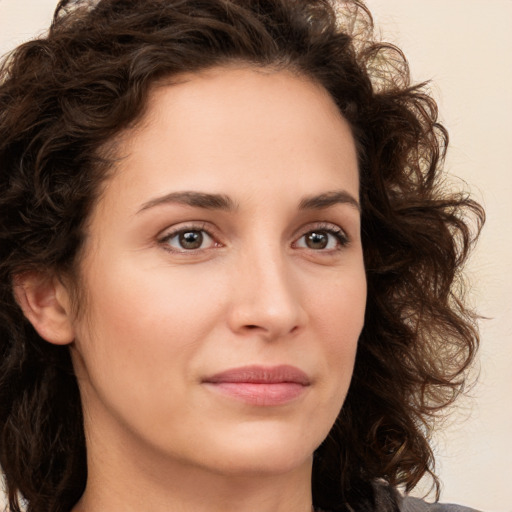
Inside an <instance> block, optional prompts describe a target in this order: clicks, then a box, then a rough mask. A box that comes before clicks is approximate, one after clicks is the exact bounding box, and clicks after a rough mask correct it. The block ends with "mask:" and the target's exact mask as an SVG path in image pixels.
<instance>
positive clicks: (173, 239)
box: [162, 229, 215, 251]
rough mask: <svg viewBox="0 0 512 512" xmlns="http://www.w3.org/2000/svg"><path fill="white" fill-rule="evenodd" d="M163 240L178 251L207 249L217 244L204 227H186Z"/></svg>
mask: <svg viewBox="0 0 512 512" xmlns="http://www.w3.org/2000/svg"><path fill="white" fill-rule="evenodd" d="M162 242H164V243H166V244H167V245H169V246H170V247H171V248H172V249H175V250H177V251H194V250H197V249H207V248H209V247H212V246H213V245H215V242H214V240H213V238H212V237H211V236H210V235H209V234H208V233H207V232H206V231H205V230H204V229H184V230H182V231H178V232H176V233H172V234H170V235H168V236H166V237H165V238H163V240H162Z"/></svg>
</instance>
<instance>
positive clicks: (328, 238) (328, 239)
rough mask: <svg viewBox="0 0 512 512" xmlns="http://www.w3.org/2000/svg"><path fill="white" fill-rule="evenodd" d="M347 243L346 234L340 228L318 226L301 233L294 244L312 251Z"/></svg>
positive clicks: (329, 249)
mask: <svg viewBox="0 0 512 512" xmlns="http://www.w3.org/2000/svg"><path fill="white" fill-rule="evenodd" d="M347 244H348V239H347V236H346V234H345V232H344V231H343V230H341V229H340V228H319V229H313V230H311V231H308V232H307V233H305V234H304V235H302V236H301V237H300V238H299V239H298V240H297V241H296V242H295V243H294V246H295V247H298V248H300V249H311V250H313V251H332V250H336V249H339V248H341V247H343V246H345V245H347Z"/></svg>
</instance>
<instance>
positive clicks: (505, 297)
mask: <svg viewBox="0 0 512 512" xmlns="http://www.w3.org/2000/svg"><path fill="white" fill-rule="evenodd" d="M367 3H368V6H369V7H370V9H371V10H372V12H373V14H374V17H375V20H376V23H377V26H378V27H379V29H380V31H381V33H382V34H383V35H384V37H385V38H386V39H388V40H390V41H391V42H395V43H397V44H398V46H400V47H401V48H402V49H403V50H404V52H405V54H406V55H407V57H408V58H409V61H410V64H411V71H412V76H413V78H414V79H415V81H423V80H426V79H432V80H433V84H432V89H433V92H434V96H435V97H436V99H437V100H438V102H439V106H440V110H441V119H442V121H443V122H444V124H445V125H446V126H447V128H448V130H449V132H450V140H451V145H450V151H449V155H448V160H447V166H446V168H447V169H448V170H449V171H450V172H451V173H452V174H454V175H456V176H459V177H460V178H462V179H463V180H465V181H466V182H467V184H468V185H467V187H469V188H470V189H471V190H472V191H473V192H474V193H475V196H476V198H477V199H478V200H480V201H482V202H483V204H484V205H485V208H486V210H487V224H486V226H485V228H484V231H483V234H482V238H481V242H480V244H479V246H478V249H477V252H476V253H475V255H474V257H473V259H472V260H471V263H470V268H469V270H470V276H471V279H472V282H473V292H472V300H473V301H474V302H475V303H476V304H478V308H479V310H480V313H481V314H482V315H483V316H485V317H486V318H487V319H486V320H482V322H481V334H482V347H481V356H480V379H479V382H478V384H477V385H476V387H474V388H473V390H472V391H471V396H472V398H470V399H469V400H466V401H465V402H464V404H463V406H461V407H460V408H459V410H458V411H456V415H455V416H454V418H452V420H451V421H450V423H449V424H447V426H446V428H445V430H444V431H442V432H441V431H439V433H438V435H437V437H436V441H435V451H436V454H437V460H438V470H439V474H440V477H441V479H442V480H443V483H444V487H443V493H442V500H443V501H447V502H458V503H462V504H466V505H469V506H472V507H475V508H478V509H481V510H484V511H492V512H512V505H511V502H512V499H510V498H509V494H511V492H510V481H511V479H512V469H511V461H512V271H511V266H512V227H511V224H512V164H511V162H512V157H511V151H512V129H511V125H512V91H511V87H512V64H511V63H512V59H511V58H510V55H511V54H512V29H511V27H512V1H511V0H487V1H486V2H483V1H482V0H368V1H367ZM55 4H56V0H0V53H5V52H6V51H7V50H8V49H10V48H12V47H13V46H15V45H16V44H18V43H20V42H22V41H24V40H26V39H29V38H30V37H31V36H32V35H33V34H35V33H38V32H40V31H41V30H43V29H44V28H45V27H46V26H47V25H48V23H49V21H50V18H51V14H52V11H53V8H54V6H55Z"/></svg>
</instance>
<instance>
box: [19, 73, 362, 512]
mask: <svg viewBox="0 0 512 512" xmlns="http://www.w3.org/2000/svg"><path fill="white" fill-rule="evenodd" d="M119 153H120V155H121V156H122V158H121V159H120V160H119V161H118V163H117V164H116V169H115V170H114V173H113V176H112V178H110V179H109V181H108V182H107V184H106V187H105V189H104V191H103V194H102V196H101V198H100V200H99V202H98V204H97V205H96V207H95V209H94V211H93V214H92V217H91V219H90V222H89V224H88V240H87V243H86V246H85V249H84V255H83V261H82V266H81V274H82V275H81V282H83V283H85V290H84V293H85V295H86V298H87V300H86V308H85V311H83V314H81V315H79V316H78V318H77V317H76V316H75V315H73V314H72V311H71V308H70V305H69V304H70V301H69V295H68V294H67V291H66V289H65V287H64V285H62V284H60V283H59V282H57V281H55V282H53V284H52V285H47V288H48V289H49V290H50V292H48V291H46V293H47V295H46V296H45V291H44V290H46V288H45V289H44V290H42V291H41V289H37V286H35V285H34V286H33V287H32V288H33V289H34V290H39V291H36V292H34V293H33V294H32V295H31V291H30V290H31V289H32V288H31V286H29V285H28V284H27V285H26V286H25V290H26V295H27V296H28V299H27V300H26V301H25V302H28V303H30V301H32V304H33V305H35V306H34V308H36V309H37V307H40V308H41V311H40V318H39V320H38V319H37V318H36V320H35V321H34V322H33V323H34V324H35V325H36V328H37V327H39V329H40V332H44V333H45V337H46V339H48V340H49V341H52V342H54V343H70V347H71V352H72V357H73V363H74V367H75V371H76V374H77V377H78V380H79V386H80V391H81V395H82V400H83V407H84V414H85V430H86V436H87V447H88V472H89V477H88V482H87V488H86V491H85V494H84V495H83V497H82V500H81V501H80V502H79V503H78V504H77V506H76V507H75V509H74V511H75V512H79V511H93V510H94V512H103V511H113V510H123V511H132V510H133V511H137V512H140V511H148V512H149V511H151V512H159V511H162V512H163V511H166V512H167V511H169V510H172V511H194V512H197V511H199V512H202V511H209V512H211V511H221V510H222V511H226V510H236V511H245V512H266V511H268V512H270V511H272V512H292V511H293V512H301V511H302V512H309V511H310V509H311V491H310V479H311V467H312V454H313V452H314V450H315V449H316V448H317V447H318V445H319V444H320V443H321V442H322V440H323V439H324V438H325V437H326V435H327V434H328V432H329V430H330V428H331V426H332V424H333V422H334V421H335V418H336V416H337V414H338V412H339V410H340V408H341V406H342V404H343V401H344V398H345V396H346V393H347V390H348V386H349V383H350V379H351V375H352V370H353V365H354V358H355V353H356V347H357V340H358V337H359V334H360V332H361V329H362V326H363V317H364V310H365V302H366V280H365V271H364V265H363V256H362V247H361V240H360V234H359V232H360V212H359V210H358V205H357V201H358V188H359V182H358V169H357V159H356V153H355V148H354V141H353V138H352V135H351V133H350V129H349V127H348V124H347V123H346V122H345V120H344V119H343V118H342V117H341V115H340V114H339V112H338V110H337V108H336V106H335V104H334V102H333V101H332V99H331V98H330V96H329V95H328V94H327V93H326V91H325V90H324V89H322V88H321V87H320V86H318V85H316V84H314V83H312V82H311V81H309V80H307V79H304V78H301V77H298V76H296V75H293V74H291V73H289V72H285V71H279V72H277V71H270V70H262V69H252V68H249V67H247V68H222V69H218V68H217V69H213V70H209V71H207V72H203V73H201V74H196V75H190V76H185V77H183V80H180V82H179V83H178V84H174V85H165V84H164V85H159V86H158V87H155V89H154V90H153V92H152V94H151V96H150V99H149V104H148V110H147V112H146V114H145V117H144V119H143V120H142V122H141V123H139V125H138V127H137V128H135V129H132V130H131V131H129V132H127V133H125V134H123V136H122V137H121V138H120V145H119ZM190 192H194V194H195V193H200V194H217V195H220V196H221V199H222V200H223V201H224V202H225V203H227V204H222V205H221V206H222V208H219V207H218V206H219V204H216V205H215V204H211V203H212V202H211V201H210V203H208V202H207V203H205V201H204V197H205V196H204V195H202V196H200V197H198V196H197V195H191V194H190ZM183 193H186V194H183ZM226 198H228V199H226ZM217 199H218V198H217ZM190 203H193V204H190ZM180 230H181V233H182V234H183V233H184V232H189V233H192V235H191V236H193V237H195V239H196V241H197V238H198V237H200V236H203V241H202V244H201V245H200V246H199V248H197V249H188V248H184V247H183V246H182V245H180V236H179V233H180ZM331 231H332V232H331ZM312 232H316V233H318V234H319V237H318V236H317V238H314V236H313V238H312V235H311V234H312ZM177 233H178V234H177ZM312 240H313V242H315V243H316V245H315V243H313V244H312V243H311V241H312ZM181 241H182V242H183V236H182V238H181ZM318 241H320V243H318ZM325 242H326V243H327V245H326V246H325V247H323V245H322V244H323V243H325ZM52 286H53V288H52ZM27 290H28V291H27ZM38 294H39V295H38ZM41 296H43V297H46V298H43V299H42V298H41ZM31 297H32V298H31ZM34 297H35V298H34ZM48 297H50V299H51V300H50V299H49V298H48ZM38 301H39V302H38ZM21 302H23V300H21ZM51 307H53V308H54V311H53V315H54V318H55V317H58V319H59V321H60V323H59V322H57V323H55V322H54V323H53V324H51V323H50V325H48V323H46V324H45V321H44V318H45V315H44V314H43V313H44V312H46V317H47V318H50V317H51V314H50V313H51ZM44 308H46V310H45V309H44ZM26 309H27V308H26ZM57 309H58V311H57ZM38 311H39V310H38ZM33 318H34V315H33ZM52 326H53V327H52ZM45 329H46V330H45ZM253 364H257V365H260V366H265V367H272V368H273V367H275V366H276V365H283V364H286V365H293V366H294V367H296V368H299V369H300V370H301V371H303V372H304V373H305V374H306V375H307V378H308V383H307V385H306V386H304V389H302V390H301V391H300V393H299V394H298V396H295V397H293V398H292V399H290V400H286V401H285V402H284V403H283V404H278V405H275V404H273V405H264V404H263V405H261V404H254V403H247V402H246V401H244V400H243V399H240V398H239V397H233V396H230V395H226V394H224V393H223V392H219V390H218V389H217V387H216V386H212V385H209V384H207V383H206V382H205V379H207V378H208V377H209V376H211V375H214V374H217V373H219V372H223V371H225V370H227V369H231V368H236V367H241V366H246V365H253Z"/></svg>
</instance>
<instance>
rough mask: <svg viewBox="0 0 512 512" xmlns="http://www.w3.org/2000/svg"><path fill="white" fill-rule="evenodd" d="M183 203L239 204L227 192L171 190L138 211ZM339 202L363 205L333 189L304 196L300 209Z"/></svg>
mask: <svg viewBox="0 0 512 512" xmlns="http://www.w3.org/2000/svg"><path fill="white" fill-rule="evenodd" d="M172 203H177V204H182V205H186V206H192V207H195V208H204V209H206V210H223V211H234V210H236V209H237V208H238V205H237V204H236V203H235V202H234V201H233V199H231V198H230V197H229V196H227V195H225V194H209V193H206V192H195V191H186V192H171V193H170V194H165V195H163V196H161V197H156V198H155V199H151V200H150V201H148V202H146V203H144V204H143V205H142V207H141V208H140V209H139V211H138V212H137V213H140V212H143V211H144V210H148V209H150V208H154V207H155V206H159V205H163V204H172ZM337 204H348V205H349V206H352V207H354V208H355V209H356V210H357V211H359V212H360V211H361V206H360V205H359V202H358V201H357V199H356V198H355V197H354V196H352V195H351V194H349V193H348V192H346V191H345V190H333V191H330V192H324V193H322V194H317V195H313V196H307V197H304V198H303V199H302V200H301V201H300V202H299V210H324V209H327V208H330V207H331V206H335V205H337Z"/></svg>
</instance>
